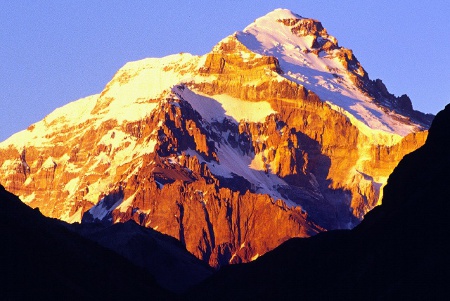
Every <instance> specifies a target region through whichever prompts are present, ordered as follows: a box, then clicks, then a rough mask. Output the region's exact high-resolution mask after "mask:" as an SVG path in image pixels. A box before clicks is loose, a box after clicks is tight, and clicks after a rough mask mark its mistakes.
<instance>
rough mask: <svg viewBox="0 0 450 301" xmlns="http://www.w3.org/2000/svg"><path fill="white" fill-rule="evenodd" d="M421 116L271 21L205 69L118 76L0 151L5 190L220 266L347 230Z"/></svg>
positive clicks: (152, 63) (184, 60)
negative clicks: (142, 230) (175, 244)
mask: <svg viewBox="0 0 450 301" xmlns="http://www.w3.org/2000/svg"><path fill="white" fill-rule="evenodd" d="M432 117H433V116H431V115H425V114H423V113H420V112H417V111H414V110H413V108H412V105H411V102H410V100H409V98H408V97H407V96H402V97H395V96H394V95H392V94H390V93H389V92H388V90H387V89H386V87H385V86H384V85H383V83H382V82H381V81H380V80H375V81H372V80H370V79H369V76H368V75H367V73H366V71H365V70H364V69H363V68H362V66H361V65H360V63H359V62H358V60H357V59H356V57H355V56H354V55H353V53H352V52H351V50H349V49H346V48H343V47H341V46H339V45H338V43H337V40H336V38H334V37H332V36H331V35H329V34H328V33H327V31H326V30H325V29H324V28H323V26H322V25H321V23H320V22H318V21H316V20H312V19H307V18H302V17H300V16H298V15H296V14H294V13H292V12H290V11H288V10H282V9H278V10H275V11H273V12H271V13H269V14H267V15H266V16H264V17H262V18H259V19H257V20H256V21H255V22H254V23H252V24H250V25H249V26H248V27H247V28H245V29H244V30H243V31H240V32H236V33H234V34H232V35H230V36H228V37H226V38H224V39H223V40H222V41H220V42H219V43H218V44H217V45H215V46H214V47H213V48H212V51H211V52H209V53H207V54H205V55H203V56H193V55H190V54H186V53H180V54H175V55H171V56H167V57H164V58H148V59H144V60H140V61H136V62H130V63H127V64H126V65H125V66H123V67H122V68H121V69H120V70H119V71H118V72H117V73H116V74H115V76H114V77H113V79H112V80H111V81H110V82H109V83H108V84H107V85H106V87H105V88H104V89H103V91H102V92H101V93H100V94H98V95H92V96H89V97H87V98H84V99H80V100H77V101H74V102H72V103H70V104H67V105H66V106H64V107H61V108H59V109H56V110H55V111H54V112H52V113H51V114H49V115H48V116H47V117H45V118H44V119H43V120H42V121H39V122H37V123H35V124H33V125H31V126H30V127H29V128H28V129H26V130H24V131H22V132H19V133H17V134H15V135H13V136H11V137H10V138H9V139H7V140H6V141H4V142H2V143H0V158H1V161H0V162H2V165H1V166H0V169H1V177H0V181H1V183H2V184H3V185H4V186H5V187H6V188H7V189H8V190H9V191H11V192H13V193H15V194H17V195H19V196H20V197H21V199H22V201H23V202H25V203H27V204H28V205H30V206H31V207H39V210H40V211H41V212H42V213H43V214H44V215H46V216H49V217H55V218H59V219H62V220H65V221H68V222H83V223H85V222H102V223H107V224H108V223H117V222H125V221H127V220H130V219H131V220H134V221H136V222H137V223H138V224H140V225H142V226H145V227H149V228H153V229H155V230H157V231H160V232H162V233H164V234H168V235H171V236H173V237H175V238H177V239H179V240H180V241H181V242H182V243H183V244H184V245H185V246H186V248H187V249H188V250H189V251H190V252H192V253H193V254H194V255H196V256H197V257H198V258H200V259H202V260H204V261H206V262H208V263H209V264H210V265H212V266H220V265H223V264H228V263H238V262H246V261H251V260H254V259H256V258H257V257H258V256H259V255H262V254H263V253H265V252H267V251H269V250H271V249H273V248H274V247H276V246H278V245H279V244H280V243H281V242H283V241H285V240H286V239H288V238H290V237H307V236H311V235H314V234H316V233H318V232H321V231H323V230H327V229H336V228H351V227H353V226H355V225H356V224H358V223H359V221H360V220H361V219H362V218H363V216H364V214H365V213H366V212H368V211H369V210H371V209H372V208H373V207H374V206H376V205H377V204H378V202H379V200H380V196H381V188H382V187H383V185H384V184H385V183H386V179H387V177H388V176H389V174H390V173H391V172H392V170H393V168H394V167H395V166H396V165H397V163H398V162H399V160H400V159H401V158H402V157H403V156H404V155H405V154H407V153H409V152H410V151H412V150H414V149H416V148H418V147H420V146H421V145H422V144H423V143H424V141H425V139H426V136H427V131H426V129H427V128H428V126H429V124H430V122H431V119H432Z"/></svg>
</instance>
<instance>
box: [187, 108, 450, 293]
mask: <svg viewBox="0 0 450 301" xmlns="http://www.w3.org/2000/svg"><path fill="white" fill-rule="evenodd" d="M449 128H450V105H447V107H446V108H445V110H443V111H441V112H440V113H438V114H437V116H436V118H435V120H434V121H433V125H432V126H431V128H430V131H429V136H428V139H427V141H426V143H425V145H424V146H422V147H421V148H420V149H418V150H416V151H414V152H413V153H411V154H408V155H406V156H405V157H404V158H403V159H402V160H401V161H400V163H399V164H398V166H397V167H396V168H395V170H394V172H393V173H392V175H391V176H390V177H389V179H388V184H387V185H386V187H385V189H384V196H383V201H382V205H381V206H377V207H376V208H374V209H373V210H372V211H370V212H369V213H368V214H367V215H366V216H365V218H364V220H363V221H362V222H361V223H360V224H359V225H358V226H356V227H355V228H354V229H352V230H334V231H329V232H325V233H320V234H318V235H316V236H314V237H311V238H307V239H300V238H293V239H291V240H289V241H287V242H285V243H283V244H282V245H281V246H279V247H278V248H276V249H275V250H273V251H271V252H269V253H267V254H265V255H264V256H262V257H260V258H259V259H258V260H256V261H254V262H251V263H248V264H242V265H232V266H226V267H224V268H223V269H221V270H220V271H219V272H218V273H216V274H215V275H214V276H213V277H211V278H210V279H208V280H207V281H206V282H205V283H203V284H202V285H201V286H199V287H196V288H194V289H193V290H192V291H191V292H190V293H189V294H188V297H187V299H188V300H207V299H208V297H211V298H212V297H214V299H217V300H249V298H251V299H255V300H299V299H301V300H446V299H448V296H449V294H450V289H449V286H448V283H449V281H450V272H449V269H448V267H449V266H450V259H449V257H448V254H449V252H450V247H449V244H448V240H449V235H450V224H449V223H448V219H449V212H450V205H449V204H450V203H449V195H450V186H449V185H448V183H449V181H450V174H449V172H448V171H449V170H450V133H449V131H448V129H449ZM218 292H220V293H218Z"/></svg>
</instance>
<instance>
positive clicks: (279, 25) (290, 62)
mask: <svg viewBox="0 0 450 301" xmlns="http://www.w3.org/2000/svg"><path fill="white" fill-rule="evenodd" d="M234 36H235V37H236V38H237V39H238V40H239V41H240V42H241V43H242V44H243V45H245V46H246V47H247V48H248V49H249V50H251V51H253V52H255V53H258V54H261V55H267V56H274V57H276V58H277V59H278V61H279V64H280V67H281V70H282V71H283V76H284V77H285V78H286V79H288V80H290V81H294V82H296V83H298V84H301V85H303V86H304V87H305V88H307V89H308V90H311V91H313V92H314V93H316V94H317V95H318V96H319V97H320V98H321V99H322V100H323V101H325V102H327V103H329V104H331V105H332V106H333V107H334V108H338V109H339V111H341V112H343V113H344V114H346V115H347V116H348V117H349V119H350V120H351V121H352V123H354V125H356V126H357V127H358V128H360V129H361V130H362V131H363V132H370V129H372V130H379V131H381V132H385V133H387V134H394V135H399V137H400V136H405V135H407V134H408V133H411V132H413V131H415V130H417V129H418V128H420V125H418V124H415V123H413V122H410V121H409V120H406V119H405V120H401V118H398V117H399V116H398V115H397V114H395V113H394V112H393V111H390V110H386V108H382V107H381V106H380V105H379V103H376V102H375V101H374V98H373V97H372V96H371V95H369V93H367V89H365V88H364V85H365V84H366V83H370V80H369V78H368V76H367V73H366V72H365V70H364V69H363V68H362V66H361V65H360V64H359V62H358V61H357V59H356V58H355V57H354V55H353V53H352V51H351V50H349V49H346V48H343V47H340V46H338V43H337V39H336V38H335V37H333V36H331V35H329V34H328V33H327V31H326V29H325V28H323V26H322V24H321V23H320V22H319V21H317V20H313V19H308V18H303V17H301V16H299V15H297V14H295V13H293V12H291V11H290V10H287V9H276V10H274V11H272V12H270V13H268V14H267V15H265V16H263V17H261V18H258V19H256V20H255V21H254V22H253V23H252V24H250V25H249V26H247V27H246V28H245V29H244V30H243V31H240V32H236V33H235V35H234ZM361 86H362V87H361Z"/></svg>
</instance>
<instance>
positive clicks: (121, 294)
mask: <svg viewBox="0 0 450 301" xmlns="http://www.w3.org/2000/svg"><path fill="white" fill-rule="evenodd" d="M0 241H1V242H2V247H1V248H0V261H1V273H2V281H1V282H0V289H1V292H2V299H4V300H26V299H36V298H39V299H46V300H56V299H65V300H80V299H83V300H99V299H101V300H103V299H115V300H116V299H121V298H132V299H134V300H144V299H145V300H147V299H148V296H154V297H155V298H156V299H161V300H173V295H172V294H170V293H168V292H167V291H165V290H164V289H162V288H161V287H160V286H158V285H157V284H156V282H155V280H154V279H153V278H152V277H151V276H149V274H147V273H145V272H144V271H143V270H141V269H139V268H137V267H135V266H133V265H132V264H131V263H130V262H128V261H126V260H125V259H124V258H123V257H121V256H119V255H117V254H115V253H113V252H111V251H109V250H107V249H105V248H102V247H100V246H99V245H97V244H95V243H93V242H91V241H89V240H87V239H84V238H82V237H81V236H79V235H76V234H74V233H72V232H71V231H68V230H67V229H65V228H64V227H63V226H61V225H60V223H59V222H58V221H55V220H50V219H48V218H45V217H44V216H42V215H41V214H40V213H39V212H38V211H37V210H32V209H31V208H29V207H28V206H26V205H24V204H23V203H22V202H21V201H20V200H19V199H18V198H17V197H16V196H14V195H12V194H10V193H8V192H7V191H5V189H4V188H3V186H0Z"/></svg>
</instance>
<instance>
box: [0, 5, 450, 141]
mask: <svg viewBox="0 0 450 301" xmlns="http://www.w3.org/2000/svg"><path fill="white" fill-rule="evenodd" d="M279 7H282V8H288V9H290V10H292V11H294V12H295V13H297V14H300V15H302V16H304V17H309V18H314V19H318V20H319V21H321V22H322V24H323V25H324V27H325V28H327V30H328V32H329V33H330V34H331V35H334V36H335V37H336V38H337V39H338V41H339V44H340V45H341V46H344V47H347V48H350V49H352V50H353V51H354V54H355V55H356V57H357V58H358V59H359V61H360V62H361V64H362V65H363V67H364V68H365V69H366V71H367V72H368V73H369V76H370V78H372V79H376V78H380V79H382V80H383V82H384V83H385V84H386V86H387V87H388V89H389V91H390V92H391V93H394V94H395V95H398V96H399V95H402V94H408V95H409V96H410V98H411V99H412V102H413V106H414V108H416V109H419V110H421V111H424V112H427V113H437V112H438V111H439V110H441V109H443V107H444V106H445V105H446V104H447V103H449V102H450V96H449V93H448V91H447V90H448V88H449V87H450V85H449V84H450V54H449V49H450V21H449V17H448V12H450V2H449V1H446V0H430V1H414V0H412V1H406V0H400V1H385V0H379V1H351V0H341V1H332V0H329V1H327V0H323V1H317V0H311V1H301V0H297V1H262V0H260V1H256V0H249V1H239V0H222V1H215V0H210V1H206V0H205V1H203V0H200V1H189V0H185V1H181V0H180V1H171V0H165V1H162V0H152V1H133V0H131V1H83V0H81V1H75V0H67V1H56V0H55V1H44V0H42V1H31V0H30V1H21V0H3V1H0V72H1V74H0V114H1V115H0V141H3V140H4V139H6V138H7V137H9V136H10V135H11V134H13V133H15V132H17V131H20V130H23V129H25V128H27V127H28V126H29V125H30V124H32V123H34V122H36V121H39V120H41V119H42V118H44V117H45V116H46V115H47V114H49V113H50V112H51V111H53V110H54V109H56V108H58V107H60V106H62V105H64V104H66V103H68V102H71V101H73V100H76V99H79V98H81V97H85V96H88V95H91V94H95V93H99V92H101V91H102V89H103V88H104V86H105V85H106V84H107V82H108V81H109V80H110V79H111V78H112V76H113V75H114V73H115V72H116V71H117V70H118V69H119V68H120V67H121V66H123V65H124V64H125V63H126V62H128V61H133V60H139V59H143V58H146V57H162V56H166V55H169V54H173V53H178V52H189V53H192V54H205V53H207V52H209V51H210V50H211V48H212V47H213V46H214V45H215V44H216V43H217V42H218V41H220V40H221V39H222V38H224V37H226V36H227V35H229V34H232V33H233V32H234V31H238V30H242V29H244V27H246V26H247V25H248V24H250V23H251V22H253V21H254V20H255V19H256V18H258V17H260V16H263V15H265V14H266V13H268V12H270V11H272V10H273V9H275V8H279Z"/></svg>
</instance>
